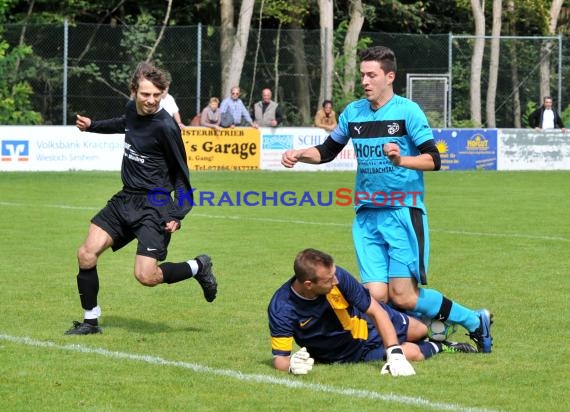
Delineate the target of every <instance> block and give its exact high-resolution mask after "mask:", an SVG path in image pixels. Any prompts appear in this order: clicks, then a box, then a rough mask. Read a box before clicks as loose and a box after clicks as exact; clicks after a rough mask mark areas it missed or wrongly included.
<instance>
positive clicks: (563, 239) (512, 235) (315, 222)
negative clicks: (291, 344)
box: [0, 201, 570, 242]
mask: <svg viewBox="0 0 570 412" xmlns="http://www.w3.org/2000/svg"><path fill="white" fill-rule="evenodd" d="M0 206H12V207H28V208H29V207H33V206H35V207H48V208H54V209H75V210H100V209H101V208H97V207H88V206H71V205H30V204H25V203H12V202H1V201H0ZM191 216H200V217H207V218H210V219H226V220H248V221H254V222H271V223H286V224H290V223H294V224H302V225H317V226H333V227H346V228H350V227H351V225H352V223H350V222H347V223H335V222H320V221H318V220H312V221H307V220H294V219H275V218H264V217H249V216H239V215H211V214H206V213H200V212H191ZM430 231H431V232H433V233H446V234H450V235H460V236H475V237H503V238H513V239H529V240H540V241H554V242H570V239H569V238H566V237H561V236H547V235H527V234H523V233H485V232H469V231H462V230H447V229H434V228H430Z"/></svg>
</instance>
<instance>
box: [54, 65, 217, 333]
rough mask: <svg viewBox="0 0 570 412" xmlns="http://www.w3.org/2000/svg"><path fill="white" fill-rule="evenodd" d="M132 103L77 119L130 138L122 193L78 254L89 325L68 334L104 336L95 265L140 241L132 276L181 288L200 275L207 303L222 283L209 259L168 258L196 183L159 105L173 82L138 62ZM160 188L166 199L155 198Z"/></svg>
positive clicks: (96, 220)
mask: <svg viewBox="0 0 570 412" xmlns="http://www.w3.org/2000/svg"><path fill="white" fill-rule="evenodd" d="M130 87H131V94H132V100H131V101H129V102H128V103H127V106H126V113H125V115H124V116H123V117H120V118H115V119H108V120H100V121H95V120H93V121H92V120H91V119H89V118H87V117H83V116H79V115H78V116H77V121H76V124H77V127H78V128H79V129H80V130H82V131H88V132H94V133H124V134H125V149H124V150H125V151H124V155H123V162H122V166H121V179H122V182H123V188H122V190H120V191H119V192H118V193H116V194H115V195H114V196H113V197H112V198H111V199H110V200H109V201H108V202H107V205H106V206H105V207H104V208H103V209H102V210H101V211H99V213H97V214H96V215H95V217H93V219H91V225H90V226H89V231H88V233H87V238H86V239H85V242H84V243H83V244H82V245H81V246H80V247H79V249H78V250H77V261H78V264H79V273H78V275H77V288H78V291H79V297H80V300H81V306H82V307H83V310H84V318H83V322H78V321H74V322H73V323H74V324H73V327H72V328H71V329H69V330H68V331H67V332H65V333H66V334H67V335H88V334H92V333H101V332H102V330H101V328H100V326H99V324H98V318H99V317H100V316H101V308H100V307H99V304H98V302H97V295H98V292H99V277H98V275H97V260H98V258H99V256H100V255H101V254H102V253H103V252H104V251H106V250H107V249H109V248H111V249H112V250H113V251H116V250H119V249H121V248H122V247H123V246H125V245H127V244H128V243H130V242H131V241H132V240H134V239H137V241H138V246H137V252H136V259H135V266H134V275H135V277H136V279H137V280H138V281H139V282H140V283H141V284H143V285H145V286H156V285H158V284H161V283H169V284H170V283H176V282H180V281H182V280H186V279H189V278H192V277H194V278H195V279H196V280H197V281H198V283H199V284H200V286H201V287H202V289H203V292H204V297H205V298H206V300H207V301H208V302H212V301H213V300H214V299H215V298H216V293H217V287H218V285H217V281H216V278H215V277H214V274H213V273H212V261H211V258H210V257H209V256H208V255H199V256H196V257H195V258H193V259H190V260H188V261H185V262H180V263H170V262H165V263H162V264H160V265H159V264H158V261H163V260H164V259H166V255H167V252H168V250H167V249H168V244H169V243H170V237H171V235H172V233H174V232H175V231H176V230H178V229H180V222H181V220H182V219H184V217H185V216H186V214H188V212H190V209H191V208H192V205H193V202H192V198H191V193H192V186H191V184H190V172H189V170H188V165H187V164H186V151H185V149H184V144H183V142H182V137H181V134H180V128H179V127H178V125H177V124H176V122H175V121H174V120H173V119H172V117H171V116H170V115H169V114H168V113H167V112H166V111H165V110H163V109H162V108H161V107H160V101H161V98H162V95H163V93H164V91H165V90H166V89H167V87H168V81H167V79H166V76H165V74H164V72H162V71H161V70H160V69H158V68H156V67H155V66H153V65H152V64H149V63H141V64H139V65H138V67H137V69H136V70H135V73H134V75H133V78H132V81H131V85H130ZM156 190H160V191H161V193H162V194H163V195H164V196H167V197H168V198H167V199H166V201H164V199H161V201H160V202H158V201H153V199H154V198H153V197H152V196H151V194H152V193H155V191H156ZM170 193H174V194H175V199H172V198H170Z"/></svg>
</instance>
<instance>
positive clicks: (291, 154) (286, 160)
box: [281, 150, 299, 169]
mask: <svg viewBox="0 0 570 412" xmlns="http://www.w3.org/2000/svg"><path fill="white" fill-rule="evenodd" d="M298 161H299V159H298V158H297V151H296V150H287V151H286V152H285V153H283V155H282V156H281V164H282V165H283V166H285V167H287V168H289V169H290V168H292V167H293V166H295V164H296V163H297V162H298Z"/></svg>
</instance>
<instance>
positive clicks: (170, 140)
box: [88, 101, 193, 220]
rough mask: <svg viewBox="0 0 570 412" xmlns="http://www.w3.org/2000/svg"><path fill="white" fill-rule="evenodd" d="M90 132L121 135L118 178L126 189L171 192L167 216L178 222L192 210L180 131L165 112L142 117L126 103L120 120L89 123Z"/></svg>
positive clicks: (189, 185) (132, 106) (134, 108)
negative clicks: (170, 207) (122, 141)
mask: <svg viewBox="0 0 570 412" xmlns="http://www.w3.org/2000/svg"><path fill="white" fill-rule="evenodd" d="M88 131H89V132H94V133H106V134H109V133H124V134H125V151H124V154H123V163H122V165H121V179H122V181H123V186H124V188H125V189H128V190H135V191H139V190H140V191H150V190H155V189H161V190H165V191H167V192H174V196H175V198H176V199H178V200H177V201H176V202H174V203H173V207H172V210H171V211H170V216H171V217H172V218H174V219H177V220H181V219H183V218H184V216H186V214H187V213H188V212H189V211H190V209H192V205H193V203H192V201H191V200H190V199H191V193H192V186H191V184H190V172H189V170H188V164H187V163H186V159H187V157H186V150H185V148H184V143H183V142H182V136H181V134H180V128H179V127H178V125H177V124H176V122H175V121H174V119H173V118H172V116H170V115H169V114H168V113H167V112H166V110H163V109H159V110H158V111H157V112H156V113H154V114H151V115H146V116H141V115H139V114H138V113H137V109H136V105H135V102H134V101H129V102H128V103H127V106H126V113H125V115H124V116H122V117H118V118H115V119H107V120H94V121H92V122H91V126H90V127H89V130H88Z"/></svg>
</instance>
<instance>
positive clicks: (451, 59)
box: [446, 33, 453, 128]
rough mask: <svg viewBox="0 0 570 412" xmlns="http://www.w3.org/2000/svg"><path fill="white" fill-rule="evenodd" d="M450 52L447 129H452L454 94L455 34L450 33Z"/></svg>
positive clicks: (448, 63) (448, 52)
mask: <svg viewBox="0 0 570 412" xmlns="http://www.w3.org/2000/svg"><path fill="white" fill-rule="evenodd" d="M447 44H448V50H447V56H448V62H447V72H448V73H449V93H448V94H447V99H448V104H447V110H448V111H449V115H448V116H447V124H446V127H449V128H450V127H451V114H452V110H451V102H452V100H451V94H452V93H453V33H449V40H448V42H447Z"/></svg>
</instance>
